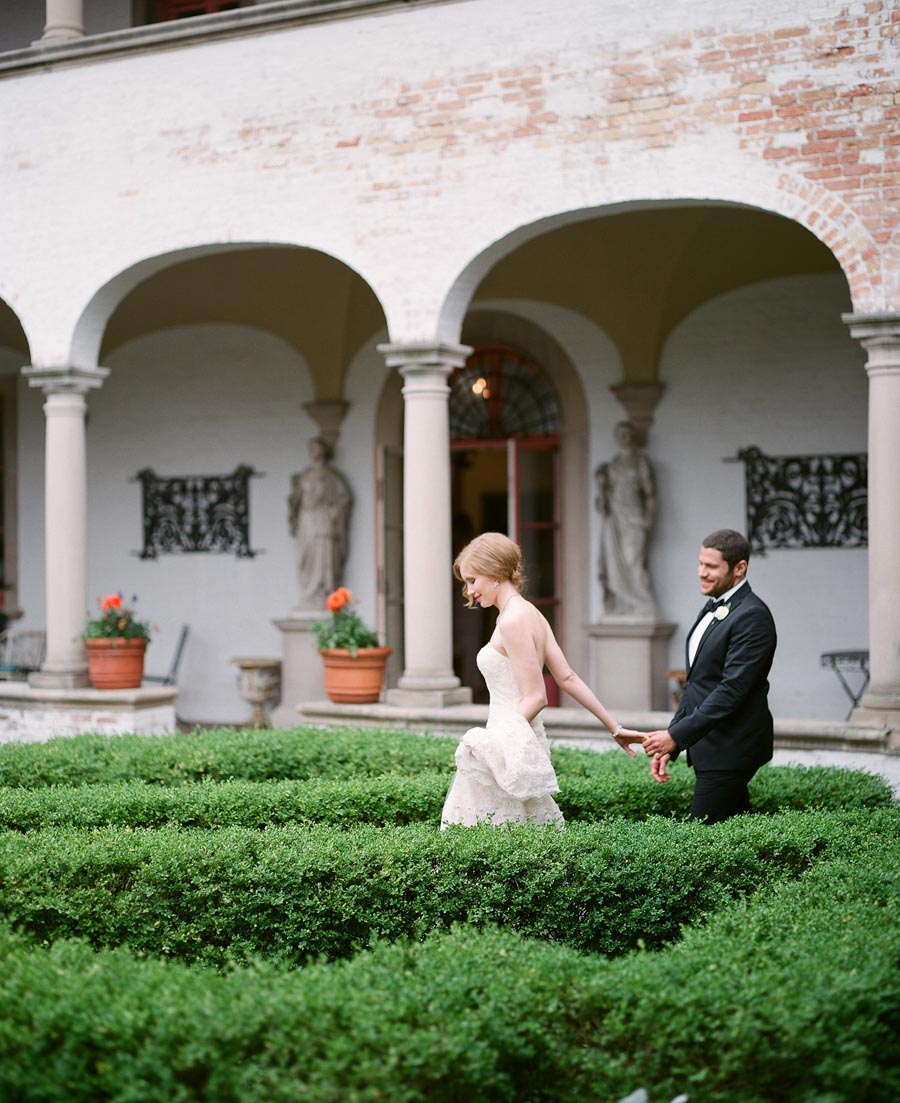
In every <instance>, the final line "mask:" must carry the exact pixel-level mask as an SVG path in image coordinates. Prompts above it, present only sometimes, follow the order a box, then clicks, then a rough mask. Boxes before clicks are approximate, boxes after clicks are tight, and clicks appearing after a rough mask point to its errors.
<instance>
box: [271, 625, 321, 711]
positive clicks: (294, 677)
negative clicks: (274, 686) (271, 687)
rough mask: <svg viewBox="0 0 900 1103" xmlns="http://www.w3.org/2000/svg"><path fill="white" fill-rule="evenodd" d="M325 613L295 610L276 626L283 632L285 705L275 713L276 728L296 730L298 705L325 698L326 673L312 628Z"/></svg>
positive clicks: (282, 670) (282, 663)
mask: <svg viewBox="0 0 900 1103" xmlns="http://www.w3.org/2000/svg"><path fill="white" fill-rule="evenodd" d="M326 616H327V613H326V612H325V610H324V609H323V610H321V611H319V612H309V613H305V612H298V611H296V610H292V611H291V612H290V613H288V615H287V616H286V617H284V618H283V619H282V620H275V621H272V623H273V624H274V625H275V627H276V628H277V629H278V630H279V631H280V632H281V656H282V657H281V704H280V705H279V706H278V708H276V709H273V710H272V726H273V727H275V728H295V727H296V726H297V724H298V722H299V721H298V717H297V706H298V705H299V704H300V702H301V701H323V700H324V699H325V671H324V668H323V667H322V657H321V655H319V649H318V647H317V646H316V639H315V636H313V634H312V626H313V624H314V623H315V622H316V621H319V620H324V619H325V617H326Z"/></svg>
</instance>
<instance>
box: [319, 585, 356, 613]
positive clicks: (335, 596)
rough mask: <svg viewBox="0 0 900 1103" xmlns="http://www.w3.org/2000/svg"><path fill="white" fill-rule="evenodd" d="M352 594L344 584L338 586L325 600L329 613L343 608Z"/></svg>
mask: <svg viewBox="0 0 900 1103" xmlns="http://www.w3.org/2000/svg"><path fill="white" fill-rule="evenodd" d="M352 596H353V595H352V594H351V593H350V591H349V590H348V589H346V588H345V587H344V586H338V588H337V589H336V590H335V591H334V593H331V594H329V595H328V598H327V600H326V601H325V607H326V608H327V609H328V611H329V613H336V612H337V611H338V609H343V608H344V606H345V605H346V604H347V603H348V602H349V601H350V599H351V598H352Z"/></svg>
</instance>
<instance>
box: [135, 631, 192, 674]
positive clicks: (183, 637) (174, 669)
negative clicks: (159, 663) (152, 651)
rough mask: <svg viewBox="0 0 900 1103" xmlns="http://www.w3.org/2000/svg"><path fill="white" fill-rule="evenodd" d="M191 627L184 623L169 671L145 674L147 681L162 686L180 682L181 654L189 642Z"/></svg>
mask: <svg viewBox="0 0 900 1103" xmlns="http://www.w3.org/2000/svg"><path fill="white" fill-rule="evenodd" d="M189 633H190V628H189V627H188V625H186V624H182V626H181V631H180V632H179V633H178V642H177V643H176V644H175V654H174V655H173V656H172V663H171V665H170V666H169V670H168V673H166V674H145V675H144V681H145V682H153V683H154V684H155V685H161V686H174V685H177V683H178V667H179V665H180V663H181V656H182V654H183V652H184V645H185V644H186V643H187V638H188V634H189Z"/></svg>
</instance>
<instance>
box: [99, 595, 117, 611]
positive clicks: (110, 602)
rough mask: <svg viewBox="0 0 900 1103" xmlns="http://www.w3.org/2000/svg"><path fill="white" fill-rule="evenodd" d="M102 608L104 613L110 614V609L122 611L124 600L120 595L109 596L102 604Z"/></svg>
mask: <svg viewBox="0 0 900 1103" xmlns="http://www.w3.org/2000/svg"><path fill="white" fill-rule="evenodd" d="M100 608H101V609H102V610H103V612H104V613H108V612H109V611H110V609H121V608H122V598H121V597H120V596H119V595H118V594H107V596H106V597H105V598H104V599H103V600H102V601H101V602H100Z"/></svg>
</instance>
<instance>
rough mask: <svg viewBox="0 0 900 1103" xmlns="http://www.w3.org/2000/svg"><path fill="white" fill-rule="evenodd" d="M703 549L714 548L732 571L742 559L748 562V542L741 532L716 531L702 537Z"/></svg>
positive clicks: (729, 530)
mask: <svg viewBox="0 0 900 1103" xmlns="http://www.w3.org/2000/svg"><path fill="white" fill-rule="evenodd" d="M703 547H704V548H714V549H715V550H716V551H718V552H721V553H722V558H723V559H724V560H725V562H726V563H727V564H728V566H729V567H730V568H731V570H734V565H735V563H740V561H741V560H742V559H745V560H746V561H747V562H748V563H749V562H750V541H749V540H748V539H747V537H746V536H744V534H743V533H742V532H736V531H735V530H734V529H716V531H715V532H711V533H710V534H709V536H706V537H704V540H703Z"/></svg>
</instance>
